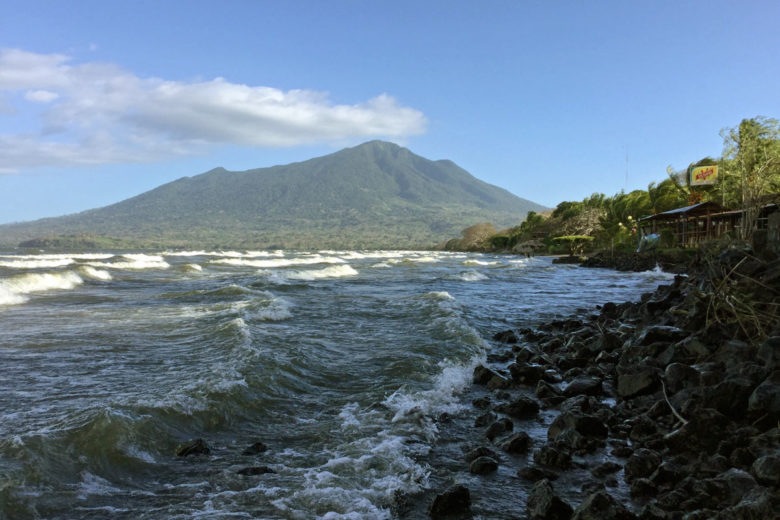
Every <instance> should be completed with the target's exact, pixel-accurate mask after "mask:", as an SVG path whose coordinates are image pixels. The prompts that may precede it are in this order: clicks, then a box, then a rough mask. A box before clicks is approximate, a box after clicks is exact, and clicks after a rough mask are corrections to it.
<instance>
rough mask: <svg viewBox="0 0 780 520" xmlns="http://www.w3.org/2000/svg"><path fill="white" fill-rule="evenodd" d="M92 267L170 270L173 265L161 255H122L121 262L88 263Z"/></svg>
mask: <svg viewBox="0 0 780 520" xmlns="http://www.w3.org/2000/svg"><path fill="white" fill-rule="evenodd" d="M87 265H90V266H92V267H100V268H104V269H105V268H109V269H126V270H144V269H168V268H169V267H170V266H171V264H169V263H168V262H166V261H165V260H164V259H163V257H162V256H159V255H145V254H140V253H138V254H127V255H122V256H121V257H120V260H119V261H115V262H88V263H87Z"/></svg>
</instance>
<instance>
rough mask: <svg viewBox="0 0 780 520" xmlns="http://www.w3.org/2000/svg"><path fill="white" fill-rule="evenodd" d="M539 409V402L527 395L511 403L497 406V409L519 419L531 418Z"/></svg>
mask: <svg viewBox="0 0 780 520" xmlns="http://www.w3.org/2000/svg"><path fill="white" fill-rule="evenodd" d="M539 409H540V406H539V403H538V402H536V401H535V400H533V399H531V398H530V397H525V396H520V397H518V398H516V399H515V400H514V401H512V402H510V403H507V404H502V405H500V406H498V407H496V410H497V411H499V412H501V413H505V414H507V415H511V416H512V417H516V418H518V419H530V418H531V417H534V416H536V414H537V413H539Z"/></svg>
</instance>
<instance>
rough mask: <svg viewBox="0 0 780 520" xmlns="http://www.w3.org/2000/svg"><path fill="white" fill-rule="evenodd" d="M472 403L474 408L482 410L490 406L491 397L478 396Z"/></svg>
mask: <svg viewBox="0 0 780 520" xmlns="http://www.w3.org/2000/svg"><path fill="white" fill-rule="evenodd" d="M471 405H472V406H473V407H474V408H479V409H480V410H484V409H485V408H488V407H490V398H489V397H478V398H476V399H474V400H473V401H471Z"/></svg>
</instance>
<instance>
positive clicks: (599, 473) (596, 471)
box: [591, 460, 623, 477]
mask: <svg viewBox="0 0 780 520" xmlns="http://www.w3.org/2000/svg"><path fill="white" fill-rule="evenodd" d="M621 469H623V466H621V465H620V464H618V463H617V462H612V461H611V460H608V461H606V462H602V463H601V464H599V465H598V466H596V467H595V468H593V470H592V471H591V473H592V474H593V476H595V477H605V476H607V475H611V474H612V473H617V472H618V471H620V470H621Z"/></svg>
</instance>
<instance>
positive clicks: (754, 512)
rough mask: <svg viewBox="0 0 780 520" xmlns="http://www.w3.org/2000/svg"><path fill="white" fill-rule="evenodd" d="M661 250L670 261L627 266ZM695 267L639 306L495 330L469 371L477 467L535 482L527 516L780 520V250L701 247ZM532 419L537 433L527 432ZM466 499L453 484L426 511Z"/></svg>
mask: <svg viewBox="0 0 780 520" xmlns="http://www.w3.org/2000/svg"><path fill="white" fill-rule="evenodd" d="M638 258H639V257H638ZM650 261H653V265H652V266H650V268H652V267H653V266H654V265H656V264H660V265H662V266H663V265H664V264H663V263H661V262H658V259H657V257H656V258H653V257H652V256H650V255H647V258H640V259H638V260H634V261H633V262H634V263H633V264H632V263H631V261H628V263H625V264H622V265H623V266H624V267H625V270H636V269H641V268H645V269H646V268H647V263H648V262H650ZM597 264H598V265H597ZM603 264H604V259H603V258H602V259H600V260H598V261H593V262H592V263H591V266H596V265H597V266H604V265H603ZM675 265H676V266H677V267H676V268H674V271H676V272H680V271H681V270H682V268H681V267H680V266H681V262H680V261H679V260H678V261H677V262H676V263H675ZM626 266H628V267H626ZM610 267H618V266H615V265H612V266H610ZM667 267H668V266H667ZM685 270H686V271H687V272H688V275H678V276H676V277H675V279H674V282H673V283H671V284H669V285H662V286H659V287H658V289H657V290H656V291H654V292H652V293H647V294H644V295H642V298H641V301H639V302H636V303H621V304H615V303H607V304H605V305H603V306H602V307H600V308H597V312H596V313H590V314H586V315H582V316H576V317H571V318H569V319H565V320H558V321H553V322H550V323H544V324H541V325H539V326H537V327H535V328H523V329H510V330H506V331H502V332H499V333H497V334H496V335H495V336H494V338H493V340H494V343H495V344H496V346H497V350H496V352H494V353H492V354H491V355H490V356H489V357H488V363H487V364H486V365H482V366H479V367H477V368H476V369H475V371H474V384H475V388H477V389H479V391H480V392H482V396H481V397H479V398H476V399H474V401H473V405H474V409H475V412H474V413H475V419H474V427H475V428H477V429H478V430H479V431H480V432H481V434H480V438H481V441H480V442H479V443H478V444H477V445H474V446H469V449H468V450H465V451H466V452H465V453H464V462H463V463H464V465H467V466H468V468H469V472H470V473H471V474H472V475H485V478H497V477H496V475H499V477H500V478H510V479H515V480H516V481H517V480H518V479H519V481H521V482H525V485H527V486H531V487H530V491H529V493H528V496H527V500H526V504H525V512H526V515H527V516H526V518H531V519H576V520H589V519H594V520H595V519H599V520H610V519H640V520H678V519H685V520H694V519H704V518H717V519H724V520H725V519H762V520H763V519H769V518H777V517H778V516H779V515H780V491H779V489H780V422H779V421H780V391H779V390H780V369H779V366H778V360H780V320H778V314H779V313H778V307H779V306H780V259H777V258H774V259H771V258H757V257H755V256H753V255H752V254H751V252H749V251H746V250H742V249H726V250H723V251H720V252H719V253H713V252H700V253H699V254H698V256H697V257H696V258H694V259H693V261H692V262H691V263H690V264H689V265H688V266H687V268H686V269H685ZM540 414H546V416H547V417H548V418H549V417H552V419H551V420H549V421H540V420H539V415H540ZM534 419H535V420H537V422H543V423H544V424H545V426H546V428H547V431H546V439H545V440H543V441H541V442H539V441H538V440H537V441H535V440H534V439H532V437H530V436H529V435H528V434H527V433H526V432H525V431H522V428H523V424H528V422H529V420H534ZM442 420H446V418H442ZM516 425H519V426H520V428H517V429H516V428H515V426H516ZM518 430H519V431H518ZM524 455H525V456H524ZM507 465H509V466H511V468H510V469H511V471H509V472H507V471H506V469H507V468H506V466H507ZM499 466H501V468H502V471H501V472H499V473H496V471H497V469H498V468H499ZM507 474H509V475H511V476H509V477H506V475H507ZM575 482H576V485H577V486H578V489H577V493H575V494H572V493H568V492H567V488H570V487H572V486H573V485H574V484H573V483H575ZM490 485H495V486H498V485H499V483H497V482H493V483H491V484H490ZM509 485H512V483H509ZM572 497H575V498H576V500H577V502H572ZM470 503H471V497H470V491H469V488H468V486H467V485H464V484H457V485H453V486H451V487H449V488H448V489H446V490H443V491H442V492H440V493H439V494H438V495H436V496H435V497H433V500H432V502H431V503H430V506H429V509H428V514H429V515H430V516H431V517H433V518H458V517H461V518H468V517H470V511H469V504H470ZM503 517H505V516H503V515H502V518H503Z"/></svg>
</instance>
